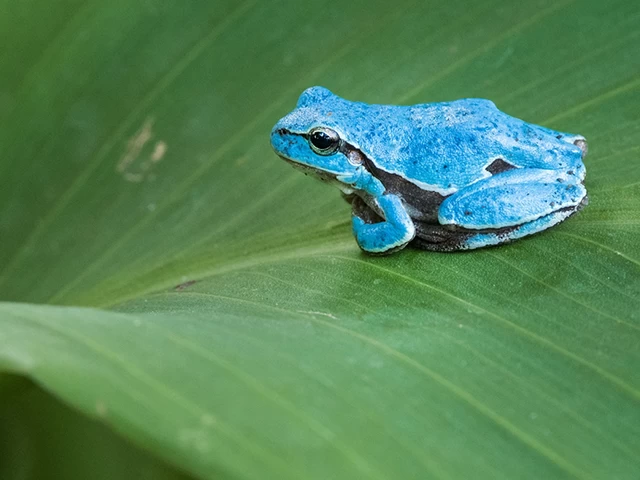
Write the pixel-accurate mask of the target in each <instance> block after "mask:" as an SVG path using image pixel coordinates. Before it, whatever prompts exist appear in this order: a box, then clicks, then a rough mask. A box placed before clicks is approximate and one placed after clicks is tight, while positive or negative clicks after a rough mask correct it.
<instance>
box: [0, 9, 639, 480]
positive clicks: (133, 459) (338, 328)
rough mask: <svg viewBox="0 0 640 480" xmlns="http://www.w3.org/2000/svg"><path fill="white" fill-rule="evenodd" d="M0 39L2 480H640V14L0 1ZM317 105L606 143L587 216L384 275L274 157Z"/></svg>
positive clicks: (590, 165) (595, 155)
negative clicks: (454, 113)
mask: <svg viewBox="0 0 640 480" xmlns="http://www.w3.org/2000/svg"><path fill="white" fill-rule="evenodd" d="M0 42H1V45H2V47H1V48H0V186H1V188H0V245H1V248H0V300H2V302H0V478H2V479H3V480H4V479H10V480H13V479H32V478H34V479H41V478H70V479H74V478H96V479H99V478H185V477H184V476H185V475H191V476H193V477H195V478H215V479H227V478H229V479H232V478H233V479H240V478H243V479H244V478H246V479H254V478H259V479H266V478H274V479H283V478H292V479H300V478H309V479H312V478H318V479H326V478H335V479H342V478H345V479H347V478H348V479H353V478H377V479H391V478H420V479H424V478H438V479H454V478H475V479H484V478H487V479H497V478H505V479H513V478H519V479H520V478H521V479H527V478H531V479H539V478H554V479H555V478H558V479H560V478H563V479H564V478H582V479H587V478H593V479H614V478H615V479H637V478H638V477H639V476H640V461H639V460H638V457H639V456H638V452H640V373H639V372H640V350H639V349H638V345H639V344H640V343H639V341H640V314H639V313H638V312H639V307H640V305H639V304H640V248H639V247H640V242H639V241H638V234H639V233H640V214H639V212H640V159H639V157H640V110H639V109H638V105H640V55H639V54H638V52H639V51H640V5H639V4H638V2H635V1H628V0H624V1H623V0H620V1H615V0H610V1H595V0H573V1H551V0H534V1H530V2H525V3H522V2H510V1H507V0H489V1H487V2H469V1H462V0H450V1H446V2H445V1H440V0H438V1H436V0H431V1H429V0H427V1H424V2H409V1H402V0H399V1H395V2H377V1H375V2H371V1H369V2H365V1H349V2H338V1H328V0H325V1H315V0H312V1H307V2H296V1H293V0H291V1H273V2H259V1H247V2H240V1H235V0H234V1H218V0H216V1H210V0H208V1H205V0H186V1H185V0H183V1H171V0H141V1H139V2H125V1H122V0H111V1H110V2H97V1H91V0H89V1H82V0H49V1H44V0H23V1H20V2H15V1H13V2H10V1H8V0H0ZM311 85H324V86H326V87H328V88H330V89H332V90H333V91H334V92H336V93H338V94H339V95H341V96H343V97H345V98H348V99H351V100H359V101H366V102H372V103H374V102H375V103H392V104H411V103H422V102H430V101H442V100H451V99H456V98H462V97H484V98H489V99H491V100H493V101H494V102H495V103H496V104H497V105H498V107H499V108H500V109H502V110H503V111H506V112H508V113H510V114H512V115H514V116H517V117H520V118H523V119H525V120H527V121H530V122H534V123H539V124H543V125H545V126H548V127H551V128H555V129H558V130H562V131H568V132H575V133H580V134H583V135H585V136H586V137H587V139H588V140H589V147H590V153H589V156H588V157H587V159H586V162H585V163H586V166H587V172H588V174H587V181H586V185H587V188H588V191H589V194H590V199H591V203H590V205H589V206H588V207H587V208H586V209H585V210H584V211H583V212H582V213H580V215H578V216H576V217H575V218H572V219H571V220H569V221H567V222H566V223H564V224H562V225H560V226H558V227H557V228H554V229H551V230H549V231H548V232H544V233H543V234H540V235H537V236H535V237H532V238H529V239H526V240H522V241H519V242H517V243H514V244H512V245H509V246H503V247H499V248H494V249H487V250H482V251H476V252H472V253H459V254H437V253H429V252H419V251H415V250H407V251H403V252H401V253H399V254H397V255H393V256H391V257H387V258H372V257H367V256H364V255H362V254H361V253H360V252H359V250H358V249H357V246H356V244H355V242H354V240H353V238H352V236H351V232H350V226H349V207H348V205H346V203H344V201H343V200H342V199H341V198H340V196H339V194H338V192H337V191H335V190H332V189H331V188H329V187H326V186H325V185H322V184H320V182H314V181H313V180H311V179H309V178H307V177H304V176H303V175H300V174H299V173H298V172H295V171H294V170H293V169H291V168H290V167H288V166H287V165H285V164H284V162H282V161H281V160H279V159H278V158H277V157H276V156H275V155H274V154H273V152H272V151H271V149H270V147H269V138H268V134H269V131H270V129H271V126H272V125H273V124H274V123H275V121H276V120H277V119H278V118H280V117H281V116H282V115H284V114H285V113H287V112H288V111H289V110H291V109H292V108H293V107H294V105H295V102H296V99H297V96H298V95H299V93H300V92H301V91H302V90H303V89H304V88H306V87H308V86H311ZM186 282H189V283H186ZM190 282H195V283H190ZM180 285H182V286H180ZM79 307H82V308H79ZM182 472H184V473H182Z"/></svg>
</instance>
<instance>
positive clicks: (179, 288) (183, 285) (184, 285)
mask: <svg viewBox="0 0 640 480" xmlns="http://www.w3.org/2000/svg"><path fill="white" fill-rule="evenodd" d="M196 282H197V280H189V281H188V282H184V283H180V284H178V285H176V286H175V287H173V289H174V290H175V291H176V292H180V291H182V290H184V289H186V288H189V287H190V286H191V285H193V284H194V283H196Z"/></svg>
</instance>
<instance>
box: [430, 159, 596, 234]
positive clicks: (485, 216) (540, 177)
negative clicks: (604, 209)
mask: <svg viewBox="0 0 640 480" xmlns="http://www.w3.org/2000/svg"><path fill="white" fill-rule="evenodd" d="M586 195H587V191H586V189H585V188H584V185H582V182H581V179H580V177H579V176H578V175H576V173H575V172H573V171H568V172H561V171H555V170H542V169H531V168H527V169H514V170H508V171H506V172H502V173H499V174H497V175H494V176H492V177H489V178H487V179H484V180H480V181H478V182H475V183H473V184H471V185H469V186H467V187H465V188H462V189H461V190H459V191H458V192H456V193H454V194H453V195H451V196H450V197H447V198H446V199H445V200H444V202H442V204H441V205H440V208H439V211H438V221H439V223H441V224H443V225H456V226H459V227H463V228H466V229H470V230H478V229H500V228H504V227H515V226H519V225H524V224H526V223H528V222H533V221H538V220H539V219H542V218H544V217H549V218H550V219H551V218H552V217H553V218H555V217H557V216H558V215H556V214H558V213H566V214H567V215H565V216H568V215H569V214H571V213H573V212H575V211H576V210H577V209H578V208H579V207H580V206H581V205H582V204H583V202H584V201H586ZM555 223H557V221H556V222H555ZM536 224H537V225H539V226H538V228H537V230H536V231H540V230H544V228H548V226H551V224H552V223H550V224H549V225H548V226H546V224H545V222H543V221H538V222H537V223H536ZM531 233H535V232H533V231H529V232H528V233H527V234H531ZM514 238H516V237H514ZM492 243H495V242H492ZM480 246H481V245H480Z"/></svg>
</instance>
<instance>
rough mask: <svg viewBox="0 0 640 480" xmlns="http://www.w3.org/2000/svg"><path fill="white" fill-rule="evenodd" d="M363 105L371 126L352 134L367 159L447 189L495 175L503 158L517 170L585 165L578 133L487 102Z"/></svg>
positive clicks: (427, 184)
mask: <svg viewBox="0 0 640 480" xmlns="http://www.w3.org/2000/svg"><path fill="white" fill-rule="evenodd" d="M361 105H362V107H361V108H355V109H354V110H353V113H354V114H356V115H357V114H358V113H359V114H360V115H367V117H368V118H367V121H366V122H363V125H365V126H366V127H367V128H363V129H360V130H359V131H356V132H352V133H355V135H354V141H355V143H357V144H358V145H357V146H358V147H359V148H361V149H362V150H363V153H365V155H366V156H367V158H370V159H372V161H373V162H374V163H375V164H376V166H377V167H378V168H380V169H382V170H385V171H387V172H389V173H395V174H399V175H402V176H404V177H405V178H408V179H411V181H413V182H415V183H416V184H418V185H421V186H424V187H425V188H431V187H433V189H434V190H436V191H441V192H442V193H443V194H447V193H452V192H453V191H455V190H456V189H458V188H460V187H461V186H464V185H467V184H469V183H472V182H474V181H476V180H478V179H480V178H484V177H487V176H489V175H491V174H492V172H491V171H490V170H491V165H492V164H493V162H495V161H496V160H498V159H499V161H501V162H504V163H502V164H501V165H511V166H513V167H515V168H527V167H529V168H552V169H558V168H563V167H564V166H565V165H562V163H563V162H564V163H566V164H567V165H566V167H567V168H571V167H572V166H573V165H572V162H573V163H575V164H576V165H578V164H580V165H581V152H580V149H579V148H578V147H576V146H575V145H573V143H572V141H573V138H581V137H579V136H575V135H573V136H572V135H570V134H564V133H561V132H556V131H553V130H550V129H547V128H544V127H540V126H538V125H532V124H529V123H527V122H524V121H522V120H520V119H517V118H514V117H511V116H509V115H507V114H505V113H503V112H501V111H500V110H498V108H497V107H496V106H495V104H494V103H493V102H491V101H490V100H485V99H475V98H472V99H463V100H456V101H453V102H442V103H429V104H420V105H413V106H406V107H403V106H388V105H366V104H361ZM564 137H567V138H565V139H564V140H563V138H564ZM487 168H488V169H489V170H487Z"/></svg>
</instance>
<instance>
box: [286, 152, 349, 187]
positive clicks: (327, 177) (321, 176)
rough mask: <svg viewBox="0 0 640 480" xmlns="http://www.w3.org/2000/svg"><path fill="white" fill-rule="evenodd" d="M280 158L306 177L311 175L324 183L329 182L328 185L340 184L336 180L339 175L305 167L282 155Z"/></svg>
mask: <svg viewBox="0 0 640 480" xmlns="http://www.w3.org/2000/svg"><path fill="white" fill-rule="evenodd" d="M278 156H279V157H280V158H281V159H283V160H284V161H285V162H287V163H288V164H289V165H291V166H292V167H293V168H295V169H296V170H300V171H301V172H302V173H304V174H305V175H310V176H312V177H315V178H317V179H318V180H322V181H323V182H327V183H335V182H338V180H336V177H337V175H338V174H336V173H331V172H327V171H326V170H320V169H318V168H315V167H311V166H309V165H305V164H304V163H299V162H296V161H295V160H291V159H290V158H287V157H284V156H282V155H278ZM338 183H339V182H338Z"/></svg>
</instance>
